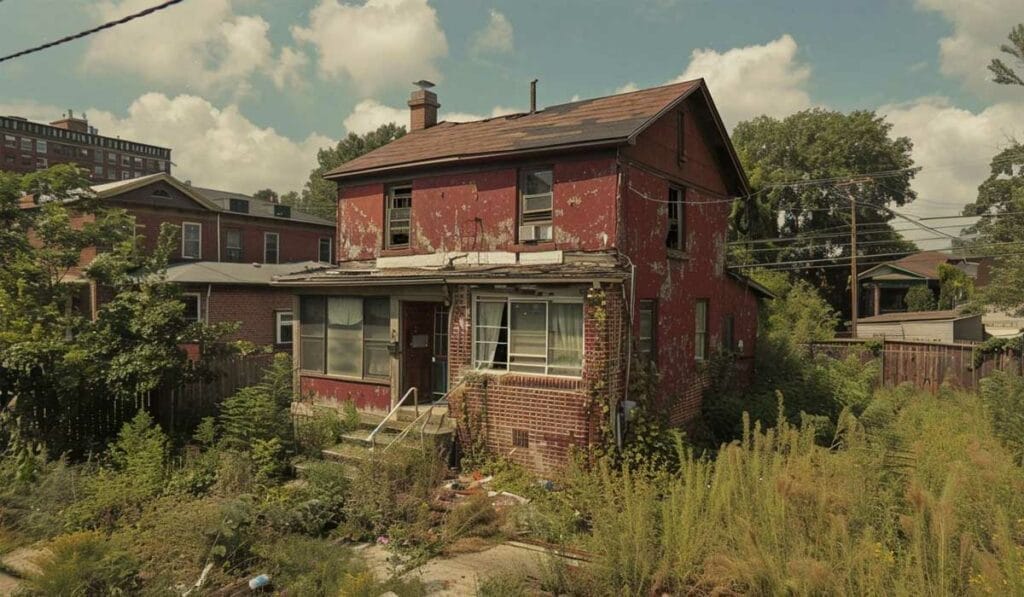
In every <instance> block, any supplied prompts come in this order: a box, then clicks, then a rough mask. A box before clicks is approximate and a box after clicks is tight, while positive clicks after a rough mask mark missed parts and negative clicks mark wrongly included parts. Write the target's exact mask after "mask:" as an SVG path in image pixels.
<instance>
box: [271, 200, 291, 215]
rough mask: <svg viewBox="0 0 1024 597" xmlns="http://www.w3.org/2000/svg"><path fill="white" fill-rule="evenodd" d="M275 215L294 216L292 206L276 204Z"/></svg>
mask: <svg viewBox="0 0 1024 597" xmlns="http://www.w3.org/2000/svg"><path fill="white" fill-rule="evenodd" d="M274 217H275V218H290V217H292V207H291V206H290V205H281V204H279V203H278V204H275V205H274Z"/></svg>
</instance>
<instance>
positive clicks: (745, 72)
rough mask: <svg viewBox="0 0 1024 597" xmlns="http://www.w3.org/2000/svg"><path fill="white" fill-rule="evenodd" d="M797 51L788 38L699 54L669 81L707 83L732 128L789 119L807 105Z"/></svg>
mask: <svg viewBox="0 0 1024 597" xmlns="http://www.w3.org/2000/svg"><path fill="white" fill-rule="evenodd" d="M797 51H798V47H797V43H796V41H795V40H794V39H793V38H792V37H791V36H789V35H788V34H787V35H783V36H782V37H780V38H778V39H776V40H774V41H770V42H768V43H766V44H764V45H753V46H746V47H742V48H733V49H731V50H726V51H725V52H717V51H715V50H711V49H703V50H700V49H698V50H694V51H693V54H692V55H691V56H690V63H689V65H687V67H686V69H685V70H684V71H683V73H682V74H681V75H679V76H678V77H676V78H675V79H672V80H671V81H669V82H670V83H673V82H678V81H687V80H690V79H697V78H700V77H704V78H705V79H707V81H708V86H709V87H710V89H711V92H712V94H713V95H714V98H715V103H716V105H717V106H718V109H719V111H720V112H721V113H722V118H723V119H724V120H725V122H726V124H727V125H728V126H729V127H730V128H731V127H732V126H734V125H735V124H736V123H738V122H740V121H742V120H747V119H749V118H752V117H754V116H758V115H760V114H767V115H769V116H787V115H789V114H792V113H793V112H796V111H798V110H802V109H804V108H807V107H809V106H810V105H811V98H810V96H809V95H808V93H807V89H806V87H807V81H808V79H810V76H811V69H810V67H809V66H807V65H806V64H805V63H803V62H801V61H800V60H798V59H797Z"/></svg>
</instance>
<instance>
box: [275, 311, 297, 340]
mask: <svg viewBox="0 0 1024 597" xmlns="http://www.w3.org/2000/svg"><path fill="white" fill-rule="evenodd" d="M283 315H287V316H288V321H287V322H282V321H281V318H282V316H283ZM283 327H290V328H291V329H292V339H291V340H288V341H287V342H285V341H283V340H281V328H283ZM274 342H275V343H277V344H292V343H293V342H295V316H294V315H293V314H292V311H291V309H288V310H284V311H274Z"/></svg>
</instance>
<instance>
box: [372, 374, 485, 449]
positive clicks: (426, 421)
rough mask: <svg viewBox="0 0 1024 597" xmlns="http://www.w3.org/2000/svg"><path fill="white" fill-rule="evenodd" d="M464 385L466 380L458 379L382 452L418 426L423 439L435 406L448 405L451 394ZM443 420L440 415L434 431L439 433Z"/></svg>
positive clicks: (443, 417)
mask: <svg viewBox="0 0 1024 597" xmlns="http://www.w3.org/2000/svg"><path fill="white" fill-rule="evenodd" d="M464 383H466V379H465V378H463V379H460V380H459V382H458V383H457V384H455V385H454V386H452V387H451V388H449V389H448V391H447V392H445V393H444V396H442V397H441V399H440V400H438V401H437V402H435V403H434V404H432V405H430V406H429V407H427V410H425V411H423V414H422V415H418V416H417V417H416V419H414V420H413V421H412V422H411V423H409V425H408V427H406V428H405V429H403V430H402V432H401V433H399V434H398V435H397V436H396V437H395V438H394V439H392V440H391V442H390V443H389V444H388V445H386V446H384V449H383V450H382V452H387V451H388V450H390V449H391V446H393V445H395V444H397V443H399V442H400V441H402V440H403V439H405V438H406V436H408V435H409V432H410V431H412V430H413V428H414V427H416V425H419V427H420V429H419V431H420V439H421V440H422V439H423V432H424V431H426V429H427V425H428V424H429V423H430V415H431V413H433V411H434V407H435V406H437V405H442V404H444V405H446V404H448V396H451V394H452V392H454V391H455V390H456V389H458V387H459V386H461V385H462V384H464ZM420 419H423V422H422V423H420ZM444 420H445V415H441V417H440V418H439V419H438V421H437V423H436V426H437V427H436V429H435V431H440V429H441V426H443V425H444Z"/></svg>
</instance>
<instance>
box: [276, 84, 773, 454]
mask: <svg viewBox="0 0 1024 597" xmlns="http://www.w3.org/2000/svg"><path fill="white" fill-rule="evenodd" d="M409 107H410V111H411V130H410V132H409V134H407V135H406V136H404V137H402V138H400V139H398V140H396V141H394V142H392V143H390V144H389V145H386V146H384V147H382V148H380V149H377V150H375V151H372V152H370V153H368V154H366V155H363V156H361V157H358V158H356V159H354V160H352V161H349V162H347V163H345V164H343V165H341V166H340V167H338V168H335V169H334V170H332V171H330V172H329V173H327V175H326V177H327V178H328V179H330V180H333V181H335V182H336V183H337V185H338V220H337V224H338V242H337V243H336V244H337V247H336V251H337V253H336V257H337V260H338V264H337V266H336V267H333V268H327V269H323V270H320V271H316V272H310V273H302V274H297V275H290V276H283V277H279V278H276V279H275V281H274V285H278V286H282V287H286V288H290V289H293V290H294V291H295V293H296V299H295V301H296V303H295V308H296V309H297V312H298V318H297V329H296V330H295V334H296V338H297V341H296V343H295V346H294V357H295V362H296V363H297V364H298V373H297V384H298V385H299V388H300V389H301V391H302V392H303V393H304V394H306V395H309V394H312V395H315V396H317V397H319V399H321V400H334V401H339V402H340V401H353V402H354V403H355V404H356V405H357V406H358V407H359V408H360V409H363V410H375V411H381V412H387V411H389V409H393V408H396V407H398V406H399V405H400V404H403V405H404V404H409V403H411V401H412V400H418V401H419V402H420V403H424V402H429V401H440V402H441V403H442V404H447V407H448V412H449V414H450V416H451V417H452V418H453V419H455V420H456V421H457V423H458V425H459V435H460V438H462V439H463V440H464V441H465V439H466V437H468V435H469V434H474V437H477V438H482V440H483V441H484V442H485V443H486V446H487V447H488V448H489V449H490V450H491V451H493V452H494V453H497V454H502V455H509V456H510V458H512V459H513V460H514V461H516V462H518V463H520V464H522V465H524V466H526V467H528V468H529V469H531V470H533V471H536V472H543V471H547V470H551V469H553V468H557V467H559V466H561V465H563V464H564V463H565V460H566V458H567V454H568V453H569V451H570V448H572V447H584V446H587V445H588V444H591V443H592V442H596V441H599V440H600V437H599V434H600V433H602V429H607V428H611V429H615V426H616V424H615V423H614V421H615V420H618V417H616V416H615V413H617V412H620V405H621V404H622V403H623V402H624V401H627V400H630V398H631V397H630V396H629V394H628V390H627V386H628V384H627V381H626V380H627V376H628V375H629V371H630V369H631V363H632V362H651V363H654V364H656V366H657V370H658V371H659V372H660V382H659V386H658V391H657V394H658V396H657V397H658V399H659V400H660V406H662V407H663V408H664V412H665V413H666V416H667V417H669V419H670V420H671V422H672V423H673V424H680V425H685V424H686V423H688V422H691V421H692V420H693V419H694V418H695V416H696V415H697V414H698V412H699V410H700V405H701V394H702V391H703V389H704V387H705V381H704V376H703V375H702V368H703V365H704V363H706V362H707V361H708V360H709V359H710V358H711V356H712V354H713V353H715V352H716V351H719V350H727V351H730V352H732V353H734V354H735V355H736V361H735V362H736V364H737V367H738V368H740V369H741V372H740V373H741V374H742V371H744V370H749V368H750V365H751V364H752V358H753V354H754V344H755V340H756V330H757V312H758V299H759V298H761V297H763V296H765V295H766V294H767V293H766V291H764V289H763V288H762V287H759V286H758V285H756V284H754V283H753V282H751V281H749V280H746V279H743V278H740V277H738V276H736V275H734V274H731V273H729V271H728V270H727V269H726V268H725V251H726V240H727V238H726V235H727V227H728V222H727V220H728V214H729V211H730V206H731V203H732V198H733V197H736V196H743V195H746V194H747V193H748V188H747V182H746V179H745V176H744V173H743V170H742V168H741V167H740V164H739V161H738V159H737V156H736V154H735V152H734V150H733V148H732V145H731V143H730V141H729V138H728V136H727V134H726V131H725V127H724V126H723V124H722V122H721V119H720V118H719V115H718V112H717V110H716V108H715V106H714V103H713V102H712V99H711V96H710V94H709V92H708V89H707V86H706V85H705V83H704V81H703V80H696V81H688V82H683V83H677V84H673V85H666V86H663V87H657V88H653V89H646V90H642V91H636V92H632V93H625V94H620V95H615V96H609V97H601V98H596V99H588V100H582V101H575V102H571V103H567V104H562V105H557V106H550V107H547V108H544V109H535V108H534V107H531V110H530V111H529V112H527V113H522V114H514V115H510V116H501V117H496V118H490V119H486V120H481V121H476V122H467V123H451V122H438V121H437V111H438V107H439V103H438V99H437V96H436V94H434V93H433V92H432V91H430V90H429V89H427V88H421V89H419V90H417V91H414V92H413V94H412V97H411V99H410V100H409ZM606 425H607V426H606Z"/></svg>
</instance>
